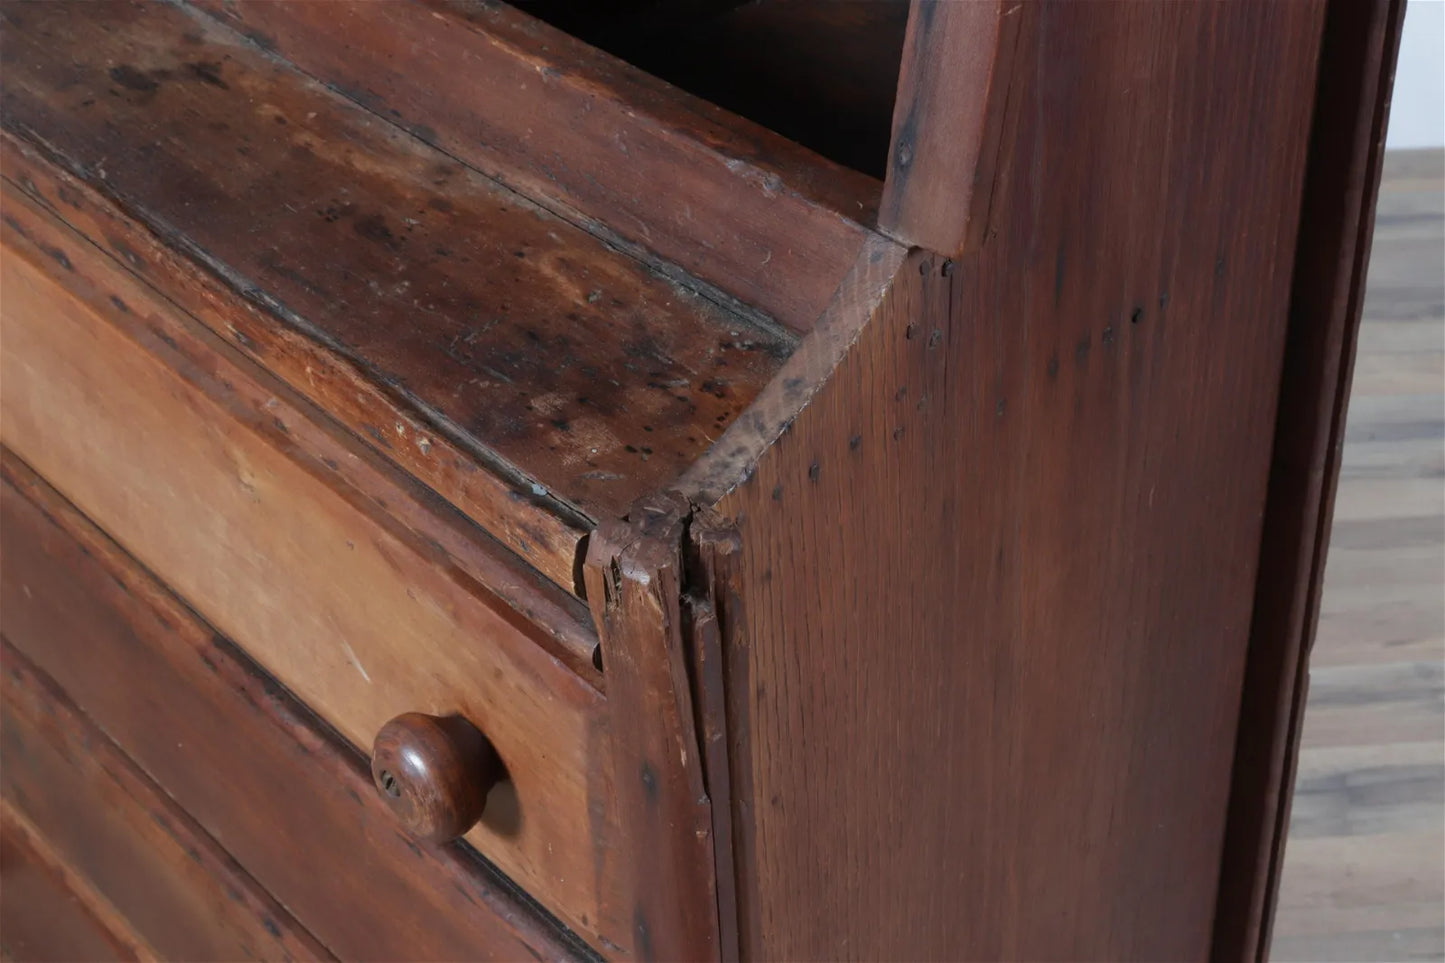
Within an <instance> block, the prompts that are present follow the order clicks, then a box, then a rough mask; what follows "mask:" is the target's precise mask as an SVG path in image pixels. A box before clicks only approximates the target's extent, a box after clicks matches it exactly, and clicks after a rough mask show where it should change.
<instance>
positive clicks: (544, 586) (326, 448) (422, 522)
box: [0, 141, 601, 685]
mask: <svg viewBox="0 0 1445 963" xmlns="http://www.w3.org/2000/svg"><path fill="white" fill-rule="evenodd" d="M8 146H10V147H15V146H16V145H15V144H14V142H13V141H11V142H9V144H8ZM11 156H12V157H14V156H16V155H15V154H12V155H11ZM46 169H49V168H46ZM7 170H8V171H10V172H11V173H15V174H17V175H18V177H19V180H20V182H23V183H24V184H26V185H27V187H26V189H25V190H23V191H22V190H20V189H17V187H16V184H17V182H16V181H12V180H10V179H9V178H8V177H7V178H4V179H0V196H3V198H4V203H5V208H6V213H5V216H6V218H7V220H6V221H5V227H4V230H6V231H8V232H10V233H12V234H14V235H17V236H20V237H27V238H30V239H31V243H34V244H39V246H40V247H41V248H46V247H49V248H52V249H55V250H59V248H58V247H57V246H56V245H59V244H66V245H71V244H76V238H75V237H74V236H73V235H70V234H68V233H67V231H66V230H65V227H64V226H62V225H61V224H60V223H57V218H56V217H55V215H56V213H57V212H56V210H55V208H53V207H50V206H49V205H48V201H47V197H46V194H45V193H43V192H39V191H38V190H37V189H36V182H35V180H34V179H32V178H31V177H30V176H29V175H30V174H31V173H39V171H40V170H41V168H34V167H29V166H25V165H20V166H18V167H17V168H14V169H11V168H7ZM73 186H74V185H71V187H66V186H60V187H58V189H57V191H56V192H55V194H54V195H53V196H55V197H56V199H57V200H59V199H61V198H64V199H66V200H65V201H64V202H63V203H64V205H65V207H64V210H63V211H62V213H64V214H67V215H74V214H75V213H76V211H77V210H79V208H77V207H76V206H73V205H74V204H75V203H77V194H76V193H75V191H74V190H73V189H72V188H73ZM37 203H38V205H39V207H45V208H46V210H44V211H42V210H40V209H39V207H37ZM107 236H110V235H109V233H107ZM78 249H79V250H80V251H82V252H84V254H85V256H83V257H81V258H80V259H79V261H78V262H71V265H70V268H69V269H68V273H75V272H77V271H79V272H84V273H85V274H86V276H87V277H89V278H91V280H92V281H93V282H94V283H96V284H97V285H99V286H101V287H109V288H113V289H114V290H112V292H111V293H112V295H113V296H114V297H116V298H119V299H120V303H119V305H115V304H114V302H112V306H115V307H117V308H120V307H122V306H123V307H125V308H127V309H128V308H129V307H130V305H129V304H128V302H127V301H126V297H125V295H126V292H127V291H135V292H138V294H137V295H136V297H138V298H139V299H140V300H141V302H143V303H146V304H151V303H154V302H156V299H157V298H158V293H157V292H156V291H154V290H153V289H151V288H148V287H147V286H146V285H145V284H143V283H140V284H138V283H137V282H136V281H135V279H134V277H133V276H132V275H131V274H130V273H129V272H128V271H127V270H126V269H125V266H124V265H123V264H122V262H120V261H116V260H114V259H108V258H106V257H104V256H100V255H98V254H97V253H96V252H94V251H93V250H92V249H91V248H90V247H89V246H88V245H86V244H83V243H80V244H78ZM148 253H149V252H148ZM51 260H53V258H52V259H51ZM47 263H49V262H47ZM56 263H57V264H58V262H56ZM194 303H196V304H197V306H198V307H200V308H201V310H202V312H203V313H204V303H205V302H202V301H198V302H194ZM163 310H164V315H165V317H167V318H171V319H172V321H171V323H170V324H169V325H166V324H165V323H163V322H160V321H154V320H152V321H150V322H148V323H152V325H153V326H156V325H159V326H161V327H164V328H165V330H166V333H165V338H169V339H171V342H173V343H165V342H164V341H163V343H165V347H166V348H167V349H169V350H171V351H173V352H178V353H179V354H180V355H181V357H183V358H184V363H183V364H180V365H179V369H180V371H181V372H182V374H183V375H186V374H188V373H189V374H194V373H196V372H198V371H204V370H210V369H213V368H215V367H216V366H217V365H220V366H221V367H222V368H225V369H226V370H231V368H228V367H227V365H230V366H232V367H233V368H234V369H235V370H238V371H245V372H247V374H246V375H245V376H237V377H228V378H212V379H211V380H210V381H209V382H208V384H209V389H210V390H212V391H213V392H220V394H221V395H222V396H224V397H225V398H226V400H227V401H228V402H230V406H231V410H232V412H233V414H235V415H236V416H238V417H241V418H243V419H244V420H248V421H249V422H250V423H251V424H252V426H253V427H254V428H256V429H257V430H259V431H261V432H262V433H264V434H266V435H267V436H268V437H269V438H270V439H271V440H272V442H273V444H276V445H277V446H278V447H281V448H283V449H285V450H286V451H288V452H289V453H290V454H291V455H292V456H293V457H295V458H297V459H298V460H299V461H301V462H302V463H303V464H304V465H306V467H307V468H308V470H310V471H311V473H312V474H314V475H317V476H318V477H321V478H324V479H326V480H327V482H328V484H331V485H332V487H333V488H335V489H336V490H337V492H338V494H341V495H342V496H343V497H346V498H348V499H350V500H351V501H353V502H354V503H356V504H357V505H358V506H359V507H360V508H361V509H362V510H363V511H367V512H370V513H372V514H373V515H375V516H377V517H378V518H379V519H382V520H384V522H385V523H386V524H388V525H391V526H393V527H395V528H397V529H399V530H400V531H402V532H404V533H405V534H406V536H407V537H408V538H410V539H412V540H413V541H414V542H416V543H418V545H419V546H420V547H421V548H422V550H423V554H426V555H427V556H429V557H431V558H432V559H434V560H436V561H437V562H438V563H439V564H442V565H444V566H446V567H450V568H456V569H458V570H460V571H462V572H465V573H466V574H467V575H468V576H470V577H471V578H472V579H474V580H475V582H476V583H477V586H478V588H479V590H481V591H482V592H484V593H485V594H488V595H490V596H492V597H493V599H494V600H495V603H496V604H495V607H496V608H497V610H498V611H499V613H501V614H503V615H505V616H506V617H508V618H509V619H510V620H511V621H512V622H513V624H514V625H516V626H517V627H518V628H519V629H521V630H522V631H523V632H525V633H527V634H529V635H530V636H531V637H532V638H533V639H534V640H535V641H536V642H537V643H538V644H540V645H542V646H543V648H545V649H546V650H547V651H549V652H551V653H552V654H553V655H555V656H557V657H558V658H559V659H561V660H562V661H563V662H565V663H566V664H567V665H568V666H570V667H571V668H572V669H573V670H574V671H576V672H577V673H578V674H579V675H581V676H583V677H584V678H587V679H589V680H590V681H592V682H594V683H595V684H597V685H600V684H601V679H600V676H599V675H598V674H597V672H596V670H595V668H594V666H593V665H592V651H593V649H595V647H596V645H597V636H596V632H595V630H594V629H593V628H592V624H591V616H590V615H589V614H588V612H587V608H586V605H585V604H583V603H582V602H581V601H580V600H578V599H577V598H575V597H573V596H572V595H571V594H570V593H569V592H567V591H566V590H559V589H560V587H559V586H558V585H557V584H556V583H554V582H550V581H548V580H547V579H544V578H542V577H539V575H538V573H537V572H534V571H532V570H531V569H530V568H529V567H528V566H527V565H526V564H522V563H521V562H519V560H518V558H517V557H516V556H515V555H514V554H512V553H511V552H509V551H507V550H506V548H505V547H503V546H502V545H501V544H500V543H499V542H498V541H496V540H494V539H492V538H491V537H489V536H488V535H487V534H486V532H485V531H482V530H480V529H479V527H478V526H476V525H475V523H473V522H472V521H471V520H470V519H468V518H467V517H466V516H464V515H463V514H461V513H460V512H458V511H457V510H456V509H455V508H454V507H453V506H452V505H451V504H450V503H448V502H446V501H445V500H443V499H441V498H439V497H438V496H437V494H436V493H435V491H433V490H431V489H429V488H427V487H426V486H425V485H421V484H418V483H417V482H416V480H415V479H413V478H410V477H408V476H407V475H405V474H403V473H401V472H399V471H397V470H396V468H395V467H394V466H393V465H392V464H391V463H389V462H388V461H387V460H386V459H384V458H382V457H381V456H379V455H378V454H377V453H376V452H375V451H374V450H373V449H371V448H369V447H368V446H367V445H365V444H364V443H362V442H361V441H360V440H359V439H357V438H355V437H354V436H352V435H350V434H349V433H348V432H347V431H346V430H345V429H344V428H342V427H341V426H339V425H338V424H337V423H336V422H335V421H334V420H333V419H332V418H331V417H329V414H330V413H329V412H322V411H319V410H318V409H316V408H315V407H313V406H312V405H311V404H309V403H308V402H307V401H306V400H304V399H303V398H301V397H299V396H298V395H297V394H296V392H294V391H292V390H290V389H289V387H288V386H287V385H285V384H283V383H282V382H280V381H278V380H277V379H276V378H274V377H272V376H271V375H270V374H269V373H268V372H263V371H262V370H261V369H259V368H258V367H256V366H255V365H254V364H251V363H249V362H248V361H246V360H245V359H244V356H243V355H242V354H241V353H240V352H238V351H235V350H232V349H230V348H228V347H227V346H226V345H225V344H223V343H222V342H220V341H219V340H218V339H216V338H215V337H213V336H210V335H207V334H206V333H204V329H203V327H202V326H200V325H195V324H187V323H186V319H188V318H189V317H193V316H192V315H188V314H186V313H184V312H172V311H170V310H168V309H163ZM478 476H485V472H474V473H473V475H472V477H478ZM486 477H490V476H486ZM510 517H511V519H512V521H514V522H515V521H518V520H519V519H520V520H521V521H522V523H523V524H522V527H521V529H520V531H521V533H522V537H523V538H524V542H523V544H524V545H535V546H538V547H541V546H544V545H546V544H547V537H546V536H545V535H543V536H542V537H541V538H538V537H537V536H536V534H535V533H536V532H537V528H536V527H535V525H533V524H532V523H533V522H535V521H536V520H537V517H538V516H533V517H532V518H531V519H530V520H528V519H527V517H526V515H525V514H522V515H520V516H518V515H513V516H510ZM579 538H580V533H578V532H575V531H574V532H573V533H572V541H574V542H575V541H577V540H578V539H579ZM525 540H530V542H528V541H525ZM575 550H576V545H575V544H574V545H571V546H570V547H568V548H567V552H569V553H570V552H573V551H575ZM531 560H532V561H534V562H536V561H537V559H536V556H535V555H534V556H533V557H532V559H531ZM567 564H569V565H570V564H573V563H572V562H571V561H568V562H567Z"/></svg>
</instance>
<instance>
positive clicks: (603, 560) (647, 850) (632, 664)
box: [586, 496, 721, 960]
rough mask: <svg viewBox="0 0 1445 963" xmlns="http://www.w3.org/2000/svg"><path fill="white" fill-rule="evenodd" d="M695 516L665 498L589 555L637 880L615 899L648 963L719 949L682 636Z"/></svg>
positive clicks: (595, 540) (600, 540)
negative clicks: (686, 561) (689, 530)
mask: <svg viewBox="0 0 1445 963" xmlns="http://www.w3.org/2000/svg"><path fill="white" fill-rule="evenodd" d="M688 514H689V506H688V504H687V502H686V501H685V500H683V499H682V498H680V497H677V496H657V497H655V498H653V499H649V500H647V501H645V502H642V503H640V504H638V505H637V506H635V507H634V508H633V510H632V511H631V512H630V513H629V516H628V517H629V520H628V521H614V522H606V523H603V524H602V525H600V526H598V529H597V531H596V532H595V533H594V534H593V537H592V541H591V544H590V546H589V548H588V551H587V568H586V574H587V597H588V599H589V600H590V602H591V605H592V610H593V613H594V618H595V619H596V622H597V626H598V629H599V631H600V633H601V636H602V658H603V665H604V666H605V667H606V671H607V678H608V686H609V691H610V692H611V695H610V696H609V699H608V708H609V710H610V711H611V713H612V731H613V733H614V738H615V739H616V743H615V749H614V762H613V768H614V772H615V787H616V793H617V806H618V809H619V811H620V812H621V813H622V820H623V823H624V825H626V826H627V827H629V829H630V837H629V842H630V845H631V846H632V847H633V849H632V852H633V854H634V858H633V859H632V860H631V865H632V866H633V867H634V870H633V872H634V874H635V875H634V877H633V878H632V879H631V880H630V886H629V887H628V888H627V889H625V890H623V891H620V892H618V893H616V894H614V898H615V899H617V900H618V901H619V902H621V903H622V904H623V907H622V909H625V911H626V913H627V915H628V916H629V917H630V918H631V919H632V920H633V927H634V932H633V946H634V947H635V950H636V955H637V957H638V958H639V959H643V960H712V959H718V958H719V955H720V950H721V944H720V941H719V934H718V927H719V918H718V903H717V882H716V879H717V877H716V871H715V868H714V864H713V840H712V810H711V801H710V800H709V798H708V796H707V791H706V787H705V785H704V777H703V759H702V751H701V745H700V743H699V740H698V730H697V723H696V720H697V716H696V714H695V712H694V708H693V702H692V685H691V682H690V681H689V673H690V669H689V661H690V654H689V652H688V650H687V649H686V648H685V642H684V638H683V633H684V621H683V612H682V606H683V601H682V597H683V593H684V586H685V578H686V576H685V573H684V569H683V538H684V536H685V533H686V526H687V518H688ZM616 915H622V911H621V910H619V911H618V912H617V914H616Z"/></svg>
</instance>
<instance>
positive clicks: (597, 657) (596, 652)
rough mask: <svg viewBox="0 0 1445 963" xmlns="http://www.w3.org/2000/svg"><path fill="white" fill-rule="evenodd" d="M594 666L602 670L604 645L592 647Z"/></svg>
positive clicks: (599, 670)
mask: <svg viewBox="0 0 1445 963" xmlns="http://www.w3.org/2000/svg"><path fill="white" fill-rule="evenodd" d="M592 668H594V669H596V670H597V671H598V672H601V671H602V646H600V645H594V646H593V647H592Z"/></svg>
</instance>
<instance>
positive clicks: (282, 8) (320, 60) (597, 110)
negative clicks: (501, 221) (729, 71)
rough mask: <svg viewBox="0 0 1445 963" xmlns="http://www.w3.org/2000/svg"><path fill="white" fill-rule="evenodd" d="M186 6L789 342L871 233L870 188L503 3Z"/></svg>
mask: <svg viewBox="0 0 1445 963" xmlns="http://www.w3.org/2000/svg"><path fill="white" fill-rule="evenodd" d="M197 5H198V6H199V7H201V8H202V9H205V10H206V11H208V12H210V13H212V14H213V15H215V16H216V17H217V18H218V19H219V20H221V21H222V22H224V23H226V24H229V25H230V26H232V27H234V28H236V29H237V30H240V31H241V32H243V33H244V34H246V35H247V36H249V37H250V38H251V39H252V40H253V41H255V42H256V43H257V44H259V45H260V46H262V47H264V48H266V49H267V50H269V51H271V52H273V53H275V54H277V55H279V56H281V57H284V58H285V59H286V60H288V61H290V62H291V63H292V64H294V65H296V66H297V67H299V68H300V69H301V70H303V71H305V72H307V73H309V74H311V75H312V76H314V77H316V78H317V79H319V80H321V81H323V82H325V83H327V84H328V85H330V86H331V87H333V89H336V90H338V91H339V92H341V93H342V94H344V95H345V96H347V97H349V98H350V99H352V100H353V101H355V102H356V103H358V104H361V105H362V106H364V107H366V108H368V109H369V110H371V111H372V112H374V113H375V114H376V115H377V116H379V117H382V118H384V119H386V120H388V121H390V122H392V123H394V124H397V125H398V126H400V127H402V128H404V129H406V130H408V131H410V132H411V133H412V134H414V135H415V136H417V137H419V138H421V139H422V140H423V141H425V142H427V143H428V144H431V145H432V146H434V147H437V148H439V149H441V150H444V151H446V152H447V153H449V154H451V155H452V156H453V157H455V158H457V159H458V160H461V161H463V162H464V163H466V164H468V165H470V166H471V167H473V168H475V169H476V170H478V171H480V172H482V173H483V174H486V175H487V176H489V177H492V178H495V179H497V180H499V181H501V182H502V183H504V184H506V185H507V186H509V187H511V188H513V189H515V190H517V191H519V192H521V193H523V194H526V195H528V196H529V197H532V198H534V199H536V200H538V201H539V202H542V203H543V204H544V205H545V206H547V207H549V208H550V209H551V210H552V211H553V212H554V213H558V214H560V215H562V216H563V217H566V218H567V219H568V220H571V221H573V222H574V223H576V224H579V225H580V226H582V227H585V228H587V229H588V230H591V231H592V232H593V233H596V234H599V235H602V236H604V237H609V238H611V239H613V240H615V241H616V242H617V243H619V244H620V245H625V246H630V247H632V248H633V249H634V251H636V250H638V249H645V250H646V251H651V252H652V253H653V254H655V255H656V256H657V257H660V258H661V259H662V260H663V261H664V262H671V264H673V265H676V266H677V267H679V268H681V269H682V271H683V272H686V273H687V274H688V275H691V276H692V277H693V278H696V279H700V280H701V281H702V282H705V284H706V285H708V286H710V287H712V288H715V289H717V291H720V292H721V293H722V294H723V295H724V296H725V298H726V299H727V301H728V302H729V303H728V304H727V306H729V307H732V308H734V309H744V310H751V311H753V312H754V313H755V312H757V311H761V312H762V313H763V314H765V315H767V316H768V317H770V318H772V319H773V320H776V321H777V322H779V323H781V324H782V325H784V326H786V327H788V328H790V329H792V330H793V331H797V332H805V331H808V330H809V329H810V328H812V326H813V323H814V322H815V321H816V320H817V318H818V316H819V315H820V314H821V313H822V311H823V309H824V308H825V307H826V305H827V304H828V302H829V301H830V300H831V298H832V295H833V291H834V289H835V288H836V287H837V286H838V282H839V281H840V280H841V279H842V278H843V276H844V275H845V274H846V273H847V272H848V270H849V267H850V265H851V264H852V262H853V257H854V254H855V253H856V252H857V250H858V248H859V246H860V245H861V244H862V243H863V241H864V239H865V238H866V237H867V236H868V235H869V234H871V233H872V231H871V230H870V229H869V228H867V227H865V226H864V225H866V224H871V223H873V220H874V216H875V211H876V206H877V198H878V195H879V191H880V187H881V186H880V185H879V184H878V182H877V181H876V180H874V179H873V178H871V177H868V176H867V175H864V174H860V173H858V172H856V171H851V170H848V169H846V168H844V167H841V166H839V165H837V164H834V163H832V162H831V161H828V160H825V159H824V158H822V157H820V156H818V155H816V154H813V153H812V152H811V151H808V150H806V149H804V148H802V147H800V146H798V145H797V144H794V143H793V142H791V141H789V140H787V139H785V138H783V137H781V136H779V135H777V134H775V133H773V132H771V131H769V130H766V129H764V128H762V127H760V126H758V125H756V124H753V123H751V122H749V121H746V120H743V119H742V118H740V117H737V116H735V115H733V114H730V113H728V112H727V111H724V110H722V109H720V108H718V107H715V106H713V105H712V104H709V103H707V102H705V101H703V100H701V99H699V98H696V97H693V96H691V95H689V94H686V93H684V92H683V91H681V90H678V89H677V88H675V87H672V86H671V85H669V84H666V83H663V82H661V81H659V80H656V79H654V78H652V77H650V76H648V75H647V74H645V73H643V72H642V71H640V70H637V69H635V68H633V67H630V66H628V65H627V64H625V63H623V62H622V61H620V60H617V59H616V58H615V57H612V56H611V55H609V54H606V53H603V52H602V51H600V50H597V49H595V48H593V47H591V46H589V45H587V44H585V43H583V42H582V41H580V40H577V39H576V38H574V37H571V36H569V35H567V34H565V33H563V32H561V31H559V30H556V29H554V28H552V27H550V26H548V25H546V24H544V23H542V22H540V21H537V20H534V19H533V18H531V17H529V16H527V15H526V14H523V13H521V12H520V11H517V10H515V9H513V8H511V7H509V6H507V5H505V4H475V3H469V4H461V3H444V2H436V3H431V4H421V3H347V4H336V3H324V4H322V3H311V2H304V0H302V2H287V0H278V2H267V3H242V4H235V3H226V2H222V0H197ZM338 34H344V35H345V36H346V38H347V43H346V44H344V45H343V44H338V43H336V42H335V38H336V37H337V35H338ZM656 266H657V267H659V269H661V270H664V271H669V266H668V265H667V264H658V265H656ZM680 280H681V278H680ZM684 283H686V282H685V280H684Z"/></svg>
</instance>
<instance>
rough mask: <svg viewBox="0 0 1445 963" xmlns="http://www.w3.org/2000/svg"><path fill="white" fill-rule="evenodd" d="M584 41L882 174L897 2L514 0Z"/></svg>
mask: <svg viewBox="0 0 1445 963" xmlns="http://www.w3.org/2000/svg"><path fill="white" fill-rule="evenodd" d="M513 2H514V3H515V5H516V6H518V7H519V8H521V9H523V10H525V11H527V12H528V13H530V14H532V15H533V16H535V17H538V18H540V19H542V20H545V21H547V22H548V23H550V24H552V25H553V26H556V27H558V28H560V29H562V30H566V31H567V32H568V33H571V34H573V35H574V36H577V37H580V38H581V39H583V40H585V41H587V42H588V43H590V44H592V45H593V46H596V47H600V48H602V49H603V50H606V51H607V52H608V53H611V54H613V55H614V56H617V57H619V58H621V59H623V60H625V61H627V62H628V63H630V64H632V65H634V66H636V67H639V68H641V69H642V70H645V71H647V72H648V73H650V74H652V75H654V76H656V77H660V78H662V79H663V80H666V81H668V82H669V83H672V84H675V85H676V86H678V87H681V88H682V89H683V90H686V91H688V92H689V93H692V94H695V95H697V96H699V97H702V98H704V99H706V100H709V101H711V102H713V103H715V104H717V105H718V106H720V107H724V108H726V109H728V110H730V111H732V112H733V113H736V114H740V115H742V116H744V117H746V118H748V119H749V120H752V121H754V122H756V123H759V124H762V125H763V126H765V127H768V128H771V129H772V130H775V131H777V132H778V133H779V134H782V135H783V136H785V137H788V138H789V139H791V140H794V141H797V142H798V143H800V144H802V145H804V146H805V147H808V148H811V149H812V150H814V151H816V152H818V153H819V154H822V155H823V156H824V157H827V158H828V159H830V160H833V161H835V162H837V163H839V164H842V165H844V166H846V167H851V168H853V169H854V170H857V171H862V172H863V173H865V174H870V175H872V176H874V177H878V178H880V179H881V178H882V177H883V174H884V170H885V167H886V164H887V159H888V139H889V132H890V129H891V126H892V119H893V99H894V95H895V93H896V91H897V85H898V67H899V63H900V60H901V58H902V53H903V32H904V27H905V26H906V25H907V21H908V3H907V0H750V2H745V3H739V2H737V0H513Z"/></svg>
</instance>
